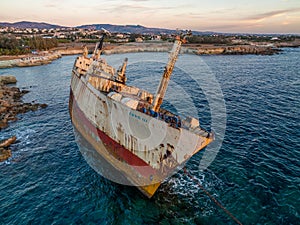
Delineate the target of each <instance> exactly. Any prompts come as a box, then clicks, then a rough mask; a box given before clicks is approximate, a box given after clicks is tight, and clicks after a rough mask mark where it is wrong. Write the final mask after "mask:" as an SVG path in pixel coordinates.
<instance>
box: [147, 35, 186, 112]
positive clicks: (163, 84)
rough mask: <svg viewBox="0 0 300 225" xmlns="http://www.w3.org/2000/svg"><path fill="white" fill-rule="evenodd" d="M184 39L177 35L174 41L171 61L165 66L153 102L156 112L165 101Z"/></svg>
mask: <svg viewBox="0 0 300 225" xmlns="http://www.w3.org/2000/svg"><path fill="white" fill-rule="evenodd" d="M183 41H184V39H181V38H180V36H177V37H176V40H175V42H174V45H173V48H172V50H171V52H170V54H169V61H168V64H167V65H166V67H165V70H164V73H163V76H162V77H161V79H160V83H159V86H158V88H157V90H156V94H155V99H154V101H153V104H152V110H153V111H155V112H158V111H159V108H160V106H161V104H162V102H163V99H164V97H165V93H166V91H167V88H168V85H169V81H170V78H171V75H172V72H173V69H174V65H175V63H176V60H177V57H178V54H179V52H180V48H181V44H182V42H183Z"/></svg>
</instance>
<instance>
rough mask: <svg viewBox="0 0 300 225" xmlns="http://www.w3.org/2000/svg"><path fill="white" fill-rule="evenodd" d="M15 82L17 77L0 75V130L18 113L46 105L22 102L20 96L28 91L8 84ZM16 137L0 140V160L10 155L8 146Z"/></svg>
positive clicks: (13, 119)
mask: <svg viewBox="0 0 300 225" xmlns="http://www.w3.org/2000/svg"><path fill="white" fill-rule="evenodd" d="M16 82H17V79H16V78H15V77H14V76H0V131H1V130H2V129H4V128H6V127H8V126H9V122H12V121H16V120H17V119H18V118H17V115H18V114H20V113H26V112H29V111H36V110H38V109H41V108H46V107H47V104H39V103H34V104H32V103H24V102H23V101H22V99H21V98H22V96H23V95H25V94H26V93H28V92H29V91H28V90H20V89H19V88H17V87H13V86H9V85H10V84H15V83H16ZM16 139H17V138H16V136H13V137H10V138H7V139H4V140H1V141H0V162H1V161H5V160H7V159H8V158H9V157H11V150H10V149H9V146H10V145H11V144H13V143H14V142H15V141H16Z"/></svg>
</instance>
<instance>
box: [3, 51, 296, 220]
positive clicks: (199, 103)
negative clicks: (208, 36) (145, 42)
mask: <svg viewBox="0 0 300 225" xmlns="http://www.w3.org/2000/svg"><path fill="white" fill-rule="evenodd" d="M75 57H76V56H66V57H63V58H61V59H59V60H56V61H54V62H53V63H51V64H49V65H44V66H38V67H31V68H11V69H1V70H0V75H1V74H12V75H15V76H16V77H17V79H18V83H17V86H18V87H20V88H27V89H29V90H30V93H28V94H27V95H25V96H24V101H27V102H31V101H35V102H40V103H47V104H48V105H49V106H48V107H47V108H46V109H42V110H39V111H36V112H30V113H26V114H24V115H20V116H19V120H18V121H17V122H15V123H11V125H10V127H9V128H7V129H5V130H4V131H1V133H0V139H1V138H4V137H8V136H10V135H13V134H16V135H17V137H18V142H17V143H16V144H15V145H14V146H13V147H12V153H13V157H12V158H11V159H10V160H9V161H7V162H3V163H1V164H0V171H1V173H0V209H1V210H0V224H159V223H160V224H234V222H233V221H232V220H230V218H228V216H227V215H226V214H225V213H224V212H223V211H222V210H221V209H220V208H218V207H217V206H216V205H215V204H214V203H213V202H212V201H211V200H210V199H209V198H208V197H207V196H206V195H205V194H204V193H203V191H201V189H199V187H198V186H197V184H195V183H194V182H193V181H192V180H191V179H189V178H188V177H187V176H186V175H185V174H184V173H183V172H182V171H180V172H179V173H178V174H176V175H174V176H173V177H171V178H169V179H168V180H166V181H165V182H164V183H163V184H162V185H161V187H160V189H159V190H158V192H157V193H156V194H155V196H154V197H153V198H152V199H150V200H148V199H147V198H145V197H144V196H143V195H142V194H141V193H140V192H139V191H138V190H137V189H136V188H134V187H128V186H122V185H119V184H116V183H113V182H111V181H109V180H106V179H105V178H103V177H101V176H100V175H99V174H97V173H96V172H95V171H94V170H93V169H91V168H90V167H89V166H88V164H87V163H86V161H85V160H84V159H83V157H82V155H81V154H80V151H79V149H78V147H77V144H76V142H75V138H74V133H73V128H72V124H71V122H70V118H69V114H68V95H69V83H70V73H71V69H72V66H73V62H74V59H75ZM124 57H128V58H129V62H133V63H132V64H129V66H128V73H127V75H128V77H129V78H128V82H129V83H130V84H133V85H137V86H139V87H142V88H145V89H148V90H150V91H152V92H155V90H156V85H157V82H158V80H159V78H160V76H161V74H162V71H163V66H164V62H166V60H167V54H166V53H131V54H126V55H125V54H124V55H111V56H106V58H107V59H108V61H110V62H111V63H113V64H114V63H115V62H118V64H121V62H122V59H123V58H124ZM158 59H159V60H158ZM299 59H300V49H284V51H283V53H281V54H279V55H274V56H256V55H244V56H204V57H198V56H187V55H183V56H181V57H180V58H179V61H178V63H179V64H178V65H179V66H180V65H181V64H180V63H183V64H184V63H185V62H187V61H188V62H190V63H192V64H193V63H194V64H195V65H196V64H197V65H198V66H196V67H195V69H197V70H198V69H199V68H200V69H199V76H207V75H208V73H210V75H213V76H215V78H216V80H217V81H218V85H220V87H221V90H222V92H223V96H222V98H224V101H225V106H226V120H227V123H226V132H225V136H224V140H223V144H222V147H221V148H220V149H219V151H218V154H217V156H216V158H215V160H214V161H213V162H212V163H211V164H210V166H209V167H208V168H207V169H206V170H204V171H202V170H200V169H199V161H200V160H201V158H202V156H203V155H204V153H205V152H201V153H200V154H198V155H196V156H195V157H193V158H192V159H191V160H190V161H189V163H188V164H187V169H188V170H189V171H190V173H191V174H193V176H195V177H196V178H197V179H198V180H199V181H200V182H201V183H202V185H203V186H204V187H205V188H206V189H207V190H208V191H209V192H210V193H211V194H213V195H214V197H216V198H217V199H218V200H219V201H220V202H221V203H222V204H223V205H224V206H225V207H226V208H227V209H228V210H229V211H231V212H232V213H233V214H234V215H235V216H236V217H237V218H238V219H239V220H240V221H241V222H242V223H243V224H299V223H300V201H299V199H300V189H299V187H300V177H299V174H300V162H299V160H300V124H299V121H300V100H299V96H300V66H299ZM149 60H150V61H149ZM193 60H194V61H193ZM191 69H192V68H191ZM183 74H186V76H183ZM172 81H173V83H172V82H171V84H170V88H169V90H168V94H169V95H168V96H167V99H166V101H165V102H164V106H165V107H167V108H169V109H171V110H173V111H177V112H178V113H179V114H191V115H193V116H198V117H199V119H200V122H201V124H202V126H203V127H205V128H206V129H211V121H212V116H211V115H210V112H211V111H210V107H209V102H208V99H207V96H206V95H205V91H204V89H203V87H202V86H201V84H200V86H199V84H198V83H197V82H195V80H193V79H191V77H190V76H189V71H183V70H182V69H180V68H175V71H174V74H173V77H172ZM176 85H177V86H180V88H182V90H183V91H184V92H185V93H186V94H185V95H180V93H179V91H177V92H176V91H175V92H174V91H172V90H174V89H175V88H174V87H176ZM175 90H178V89H175ZM180 92H182V91H180ZM187 102H188V103H190V102H192V104H186V103H187ZM195 108H196V111H195Z"/></svg>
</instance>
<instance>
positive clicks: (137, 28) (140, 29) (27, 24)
mask: <svg viewBox="0 0 300 225" xmlns="http://www.w3.org/2000/svg"><path fill="white" fill-rule="evenodd" d="M0 27H15V28H21V29H26V28H38V29H55V28H82V29H96V30H101V29H102V28H104V29H106V30H109V31H110V32H112V33H118V32H120V33H141V34H145V33H153V34H161V33H166V34H174V33H176V30H174V29H168V28H154V27H145V26H142V25H130V24H129V25H116V24H101V23H99V24H85V25H79V26H73V27H69V26H61V25H56V24H50V23H45V22H31V21H19V22H14V23H9V22H0ZM193 33H194V34H213V33H216V32H210V31H207V32H200V31H193Z"/></svg>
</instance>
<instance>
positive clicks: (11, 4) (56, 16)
mask: <svg viewBox="0 0 300 225" xmlns="http://www.w3.org/2000/svg"><path fill="white" fill-rule="evenodd" d="M0 21H1V22H19V21H33V22H46V23H52V24H57V25H62V26H78V25H85V24H100V23H109V24H118V25H129V24H130V25H143V26H146V27H159V28H169V29H176V28H179V29H191V30H197V31H215V32H235V33H236V32H238V33H293V34H300V0H172V1H171V0H170V1H167V0H1V1H0Z"/></svg>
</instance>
